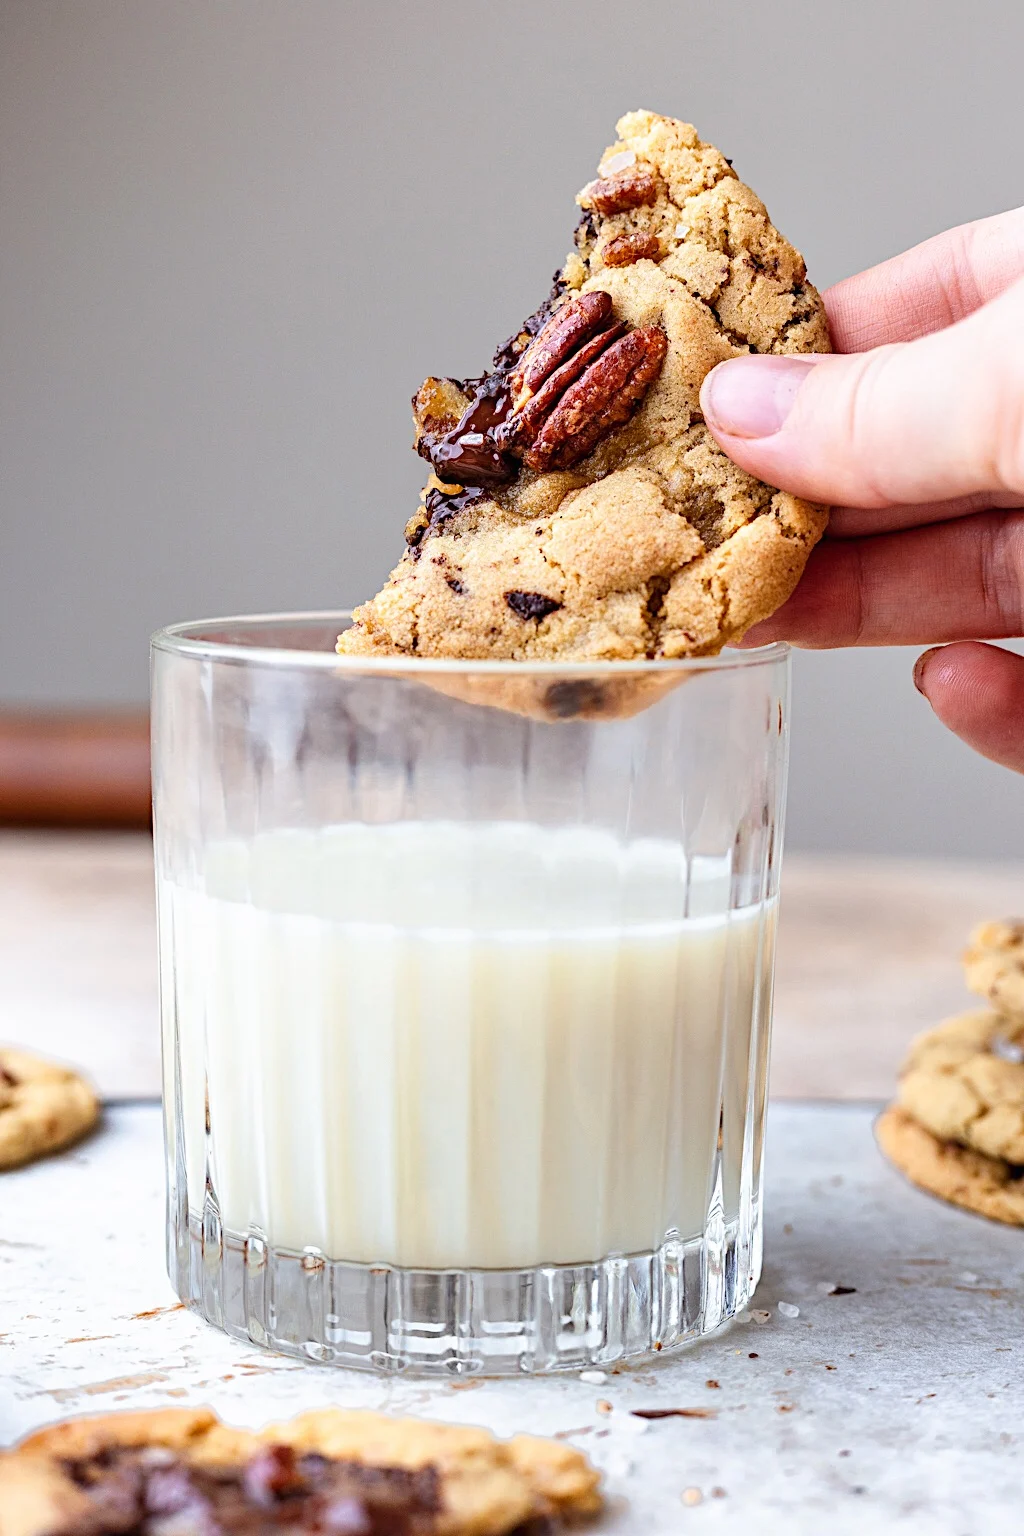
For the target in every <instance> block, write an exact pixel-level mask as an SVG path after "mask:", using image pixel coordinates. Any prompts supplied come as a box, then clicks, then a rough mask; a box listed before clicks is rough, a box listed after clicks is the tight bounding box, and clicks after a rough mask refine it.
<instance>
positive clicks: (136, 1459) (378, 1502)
mask: <svg viewBox="0 0 1024 1536" xmlns="http://www.w3.org/2000/svg"><path fill="white" fill-rule="evenodd" d="M66 1471H67V1472H68V1473H69V1475H70V1476H71V1478H72V1479H73V1481H74V1482H75V1483H76V1484H77V1486H78V1487H79V1488H81V1489H83V1490H84V1491H85V1493H86V1495H87V1497H88V1500H89V1506H90V1507H89V1511H88V1513H87V1514H85V1515H83V1516H82V1517H81V1518H80V1519H79V1520H77V1521H76V1522H75V1523H73V1524H71V1525H65V1526H63V1527H62V1528H61V1529H60V1530H59V1531H58V1532H55V1533H54V1536H153V1533H155V1532H157V1531H159V1530H162V1529H163V1522H164V1519H165V1518H167V1520H168V1524H167V1529H168V1530H170V1529H171V1528H172V1525H173V1529H174V1531H175V1532H178V1531H180V1532H182V1533H184V1532H192V1531H193V1530H194V1531H195V1532H196V1536H285V1533H287V1536H298V1533H300V1532H303V1531H308V1532H310V1533H311V1536H312V1533H316V1536H427V1533H428V1532H430V1531H432V1530H433V1529H434V1524H435V1517H436V1516H437V1514H438V1512H439V1510H440V1508H441V1497H440V1494H441V1490H440V1481H439V1478H438V1474H437V1471H436V1470H435V1469H434V1468H433V1467H424V1468H423V1469H421V1470H419V1471H407V1470H406V1469H405V1468H402V1467H368V1466H364V1465H362V1463H359V1462H347V1461H330V1460H328V1458H327V1457H325V1456H319V1455H309V1456H297V1455H296V1453H295V1451H294V1450H293V1449H292V1448H291V1447H290V1446H284V1445H268V1446H266V1447H264V1448H262V1449H261V1450H260V1451H258V1452H257V1454H256V1455H255V1456H254V1457H253V1458H252V1459H251V1460H250V1461H249V1462H247V1463H245V1464H244V1465H242V1466H237V1467H218V1466H198V1465H193V1464H192V1463H190V1462H187V1461H183V1460H181V1459H180V1458H178V1457H177V1456H176V1455H175V1454H174V1453H173V1452H171V1451H168V1450H165V1449H162V1448H159V1447H155V1448H149V1449H143V1450H135V1449H123V1450H112V1451H106V1452H103V1453H102V1454H100V1455H98V1456H96V1457H92V1458H90V1459H89V1460H88V1461H77V1462H70V1463H67V1464H66ZM169 1517H175V1518H173V1520H172V1519H170V1518H169Z"/></svg>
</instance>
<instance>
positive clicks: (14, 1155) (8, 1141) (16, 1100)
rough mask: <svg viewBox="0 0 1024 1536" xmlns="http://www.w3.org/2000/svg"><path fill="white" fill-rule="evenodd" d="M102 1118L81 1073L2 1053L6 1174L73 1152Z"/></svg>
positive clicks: (0, 1110)
mask: <svg viewBox="0 0 1024 1536" xmlns="http://www.w3.org/2000/svg"><path fill="white" fill-rule="evenodd" d="M99 1115H100V1106H99V1101H98V1099H97V1098H96V1095H95V1094H94V1093H93V1091H92V1089H91V1088H90V1087H89V1085H88V1083H86V1082H85V1081H84V1080H83V1079H82V1078H80V1077H79V1076H78V1074H77V1073H76V1072H72V1071H70V1070H69V1069H68V1068H67V1067H59V1066H57V1065H56V1064H55V1063H54V1062H52V1061H41V1060H40V1058H39V1057H38V1056H31V1055H29V1053H28V1052H27V1051H16V1050H14V1049H12V1048H11V1047H0V1169H2V1168H16V1167H18V1165H19V1164H21V1163H29V1162H31V1161H32V1160H33V1158H37V1157H45V1156H46V1154H47V1153H48V1152H56V1151H58V1150H59V1148H61V1147H66V1146H68V1144H69V1143H70V1142H72V1141H77V1140H78V1138H79V1137H80V1136H84V1135H85V1133H86V1131H89V1130H91V1129H92V1127H93V1126H94V1125H95V1124H96V1122H97V1120H98V1119H99Z"/></svg>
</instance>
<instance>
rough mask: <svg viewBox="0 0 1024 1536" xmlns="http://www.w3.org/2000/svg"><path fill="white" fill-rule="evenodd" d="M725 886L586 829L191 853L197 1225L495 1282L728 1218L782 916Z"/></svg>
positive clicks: (175, 1097)
mask: <svg viewBox="0 0 1024 1536" xmlns="http://www.w3.org/2000/svg"><path fill="white" fill-rule="evenodd" d="M732 886H733V882H732V880H731V877H730V869H729V865H728V862H727V861H720V860H706V861H701V860H699V859H697V860H690V861H689V862H688V861H687V860H686V858H685V857H684V855H683V851H682V849H681V848H680V847H679V846H677V845H676V844H674V843H671V842H668V841H658V840H653V839H652V840H638V841H634V842H632V843H628V844H623V843H622V842H620V841H618V840H617V839H616V838H614V837H613V836H612V835H611V834H610V833H604V832H602V831H600V830H596V829H593V828H560V829H549V828H542V827H539V826H532V825H524V824H520V823H499V822H495V823H472V822H459V823H455V822H452V823H443V822H431V823H415V822H397V823H391V824H387V825H364V824H345V825H338V826H332V827H326V828H322V829H318V830H315V831H307V830H301V829H285V830H280V831H274V832H268V833H263V834H259V835H257V836H256V837H255V838H253V839H251V840H248V841H243V840H237V841H224V842H222V843H218V844H213V845H211V846H209V847H207V849H206V851H205V860H204V865H203V867H202V868H201V869H200V870H198V871H196V872H195V873H194V874H193V875H192V876H191V877H190V878H189V879H188V880H187V881H185V880H182V881H180V882H175V881H172V880H170V879H168V878H166V877H162V878H161V879H160V882H159V908H160V923H161V940H162V965H163V967H164V976H163V981H164V985H163V989H162V991H163V996H164V1030H165V1053H164V1054H165V1069H166V1073H167V1088H168V1093H167V1103H168V1106H169V1108H168V1114H169V1122H168V1135H169V1138H170V1142H171V1145H172V1147H174V1146H175V1145H177V1146H178V1148H179V1149H180V1150H179V1154H178V1155H179V1157H180V1156H181V1155H182V1153H183V1156H184V1162H185V1172H186V1175H187V1187H188V1199H189V1207H190V1211H191V1213H192V1216H193V1218H194V1219H198V1218H199V1216H200V1213H201V1212H202V1209H203V1203H204V1199H212V1200H214V1201H215V1202H216V1204H217V1206H218V1207H219V1210H220V1216H221V1219H222V1222H223V1225H224V1227H225V1228H226V1229H227V1230H228V1231H229V1232H233V1233H238V1234H245V1233H247V1232H249V1231H255V1232H257V1233H259V1234H260V1235H261V1236H263V1237H264V1238H265V1239H266V1240H267V1241H269V1243H270V1244H272V1245H274V1246H275V1247H278V1248H285V1249H296V1250H302V1249H305V1248H314V1249H316V1250H318V1251H319V1252H321V1253H323V1254H325V1255H326V1256H327V1257H328V1258H331V1259H341V1260H351V1261H358V1262H363V1263H367V1264H392V1265H400V1266H406V1267H409V1268H414V1269H442V1268H443V1269H451V1268H459V1269H463V1268H472V1269H481V1268H483V1269H504V1270H518V1269H526V1268H530V1267H532V1266H535V1265H542V1264H544V1265H547V1264H581V1263H590V1262H593V1261H595V1260H597V1259H600V1258H603V1257H605V1256H607V1255H610V1254H633V1253H644V1252H649V1251H651V1250H653V1249H655V1248H657V1247H658V1245H659V1244H661V1243H662V1242H663V1241H664V1240H665V1238H666V1236H672V1235H675V1236H679V1237H681V1238H683V1239H686V1238H689V1237H691V1236H693V1235H696V1234H700V1233H702V1232H703V1231H704V1229H705V1226H706V1225H707V1222H708V1219H709V1209H710V1208H712V1207H713V1208H714V1209H715V1211H717V1212H720V1213H721V1216H722V1217H723V1218H724V1220H725V1221H726V1222H728V1221H729V1220H730V1219H735V1217H736V1213H737V1211H738V1209H739V1205H740V1185H741V1180H743V1179H746V1181H747V1183H748V1184H749V1182H750V1180H751V1178H752V1177H753V1178H754V1180H755V1182H756V1179H757V1174H758V1170H757V1169H754V1170H753V1172H752V1171H751V1167H750V1158H751V1152H750V1148H751V1146H753V1147H755V1148H756V1147H759V1143H760V1137H759V1130H758V1127H759V1124H760V1118H761V1114H762V1111H763V1101H764V1086H765V1081H764V1080H765V1072H764V1063H765V1053H766V1049H767V1027H768V1017H769V1011H770V977H771V960H772V949H773V943H774V928H775V909H774V902H773V901H762V902H759V903H758V902H754V903H752V904H749V905H746V906H742V907H738V908H736V909H735V910H732V911H729V910H728V907H729V902H730V892H731V890H732ZM176 1077H177V1086H175V1078H176ZM175 1102H177V1103H178V1106H179V1111H180V1113H179V1115H178V1116H176V1115H175V1112H174V1104H175ZM745 1127H746V1131H745ZM745 1140H746V1148H747V1151H746V1154H745V1152H744V1144H745ZM745 1156H746V1164H745V1163H744V1158H745ZM755 1156H759V1154H755ZM744 1170H745V1171H744Z"/></svg>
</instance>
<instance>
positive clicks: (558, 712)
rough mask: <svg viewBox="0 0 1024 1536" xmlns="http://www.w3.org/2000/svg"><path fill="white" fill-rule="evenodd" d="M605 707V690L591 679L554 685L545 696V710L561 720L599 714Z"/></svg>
mask: <svg viewBox="0 0 1024 1536" xmlns="http://www.w3.org/2000/svg"><path fill="white" fill-rule="evenodd" d="M603 707H604V688H603V686H602V685H601V684H600V683H597V682H594V681H593V680H592V679H590V678H584V677H577V678H575V679H573V680H572V681H566V682H564V683H552V684H551V687H550V688H549V689H548V690H547V691H546V693H545V694H544V708H545V709H546V710H547V712H548V714H551V715H554V716H555V717H556V718H557V719H559V720H571V719H572V718H573V717H574V716H575V715H583V714H598V713H600V711H601V709H602V708H603Z"/></svg>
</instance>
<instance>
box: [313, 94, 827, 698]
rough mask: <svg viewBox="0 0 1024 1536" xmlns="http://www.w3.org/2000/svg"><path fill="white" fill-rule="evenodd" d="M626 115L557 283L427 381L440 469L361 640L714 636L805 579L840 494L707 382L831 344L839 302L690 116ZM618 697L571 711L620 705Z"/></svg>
mask: <svg viewBox="0 0 1024 1536" xmlns="http://www.w3.org/2000/svg"><path fill="white" fill-rule="evenodd" d="M618 133H619V138H618V140H617V141H616V143H615V144H613V145H612V146H611V148H610V149H609V150H608V151H607V152H606V153H605V155H604V157H603V159H602V161H601V164H600V167H599V172H598V176H597V179H596V180H594V181H592V182H591V183H590V184H589V185H588V186H586V187H584V189H583V191H582V192H581V193H580V194H579V197H578V199H577V202H578V204H579V208H580V213H581V217H580V219H579V223H578V225H577V229H576V235H575V249H574V250H573V252H572V253H571V254H570V256H569V257H568V259H567V260H566V262H565V265H564V266H563V267H562V269H561V271H560V272H559V273H558V274H557V276H556V280H555V285H554V288H553V290H552V292H551V294H550V296H549V297H548V298H547V299H546V300H545V302H544V303H543V304H542V305H541V306H540V308H539V309H538V310H537V311H536V312H535V313H534V314H533V315H531V316H530V318H529V319H528V320H526V321H525V322H524V323H523V325H522V326H521V327H520V328H519V330H518V331H517V332H516V333H515V334H514V335H513V336H512V337H511V338H510V340H509V341H507V342H506V343H505V344H504V345H503V346H501V347H500V348H499V349H498V351H497V352H496V354H495V357H494V360H493V363H492V366H491V368H490V370H489V371H488V372H486V373H484V374H482V375H481V376H480V377H479V378H475V379H467V380H460V379H450V378H439V377H438V378H430V379H427V380H426V382H425V383H424V384H423V385H422V386H421V388H420V389H419V391H418V392H417V394H416V396H415V398H414V402H413V412H414V419H415V427H416V447H417V449H418V451H419V452H420V454H421V455H422V456H423V457H424V458H425V459H426V460H427V461H428V462H429V464H430V469H431V473H430V475H429V477H428V480H427V484H426V487H425V489H424V494H423V500H422V504H421V506H420V508H419V510H418V512H417V513H416V514H415V516H414V517H413V518H412V519H411V521H410V522H409V524H408V526H407V529H406V541H407V548H406V551H405V554H404V555H403V557H402V559H401V560H400V561H399V563H398V565H397V566H396V567H395V569H394V571H393V572H392V573H391V576H390V577H389V579H388V581H387V583H386V584H385V586H384V587H383V589H382V590H381V591H380V592H379V593H378V594H377V596H376V597H374V598H373V599H371V600H370V601H369V602H367V603H364V604H363V606H362V607H361V608H359V609H357V610H356V613H355V617H354V622H353V625H352V627H351V628H350V629H348V630H347V631H346V632H345V633H344V634H343V635H342V636H341V637H340V640H339V644H338V649H339V651H341V652H342V653H343V654H347V655H350V656H359V655H364V656H379V657H386V656H418V657H453V658H463V659H479V658H486V659H508V660H521V661H522V660H525V661H529V660H540V661H543V660H558V661H562V662H574V661H579V662H590V661H609V660H612V661H630V660H634V661H638V660H639V661H643V660H645V659H662V658H668V659H671V658H678V657H693V656H695V657H699V656H710V655H714V654H716V653H717V652H718V651H719V650H720V649H721V647H722V646H723V645H725V644H727V643H728V642H730V641H733V640H736V639H738V638H739V637H740V636H742V635H743V634H744V633H745V631H746V630H747V629H749V628H750V626H751V625H752V624H754V623H756V622H757V621H758V620H760V619H763V618H766V617H767V616H768V615H769V614H771V613H772V612H774V610H775V609H776V608H777V607H778V606H779V605H780V604H781V603H782V602H784V601H785V599H786V598H787V597H788V596H789V594H790V593H791V592H792V590H793V588H794V586H795V585H796V582H797V581H798V579H799V577H800V575H801V573H802V571H803V568H804V565H805V563H806V561H807V558H808V555H809V554H810V551H811V549H812V548H813V546H814V544H815V543H816V541H817V540H818V538H819V537H820V536H821V534H822V532H823V530H824V527H825V522H826V512H825V510H824V509H823V508H821V507H817V506H812V505H810V504H808V503H807V502H804V501H801V500H799V499H797V498H796V497H793V496H790V495H787V494H785V493H782V492H779V491H776V490H773V489H772V488H771V487H769V486H766V485H763V484H762V483H761V482H760V481H758V480H755V479H754V478H753V477H752V476H750V475H748V474H746V473H745V472H744V471H743V470H741V469H739V468H738V467H737V466H736V465H734V464H733V463H732V462H731V461H730V460H729V459H728V458H727V457H726V456H725V454H724V453H723V452H722V451H721V449H720V448H719V447H718V445H717V444H716V443H715V441H714V439H713V438H712V437H711V434H710V432H709V431H708V429H707V427H706V426H705V424H704V420H703V417H702V415H701V411H700V403H699V395H700V387H701V383H702V381H703V379H704V377H705V375H706V374H707V373H708V372H709V371H710V369H711V368H713V367H714V366H715V364H716V363H719V362H721V361H722V360H724V359H726V358H730V357H734V356H736V355H738V354H741V353H745V352H773V353H799V352H827V351H829V350H830V343H829V335H828V327H827V324H826V320H825V313H824V309H823V306H822V303H821V299H820V297H819V296H818V294H817V292H816V291H815V289H814V288H813V287H812V286H811V285H810V283H809V282H808V281H807V274H806V269H805V267H804V263H803V260H802V259H801V257H800V255H799V254H798V252H797V251H795V250H794V248H793V247H792V246H791V245H790V244H789V243H788V241H786V240H785V239H783V237H782V236H781V235H780V234H779V232H778V231H777V230H776V229H775V227H774V226H773V224H772V223H771V221H770V219H769V218H768V214H767V212H766V211H765V208H764V205H763V204H762V203H761V201H760V200H759V199H758V198H757V196H756V195H755V194H754V193H753V192H752V191H751V190H750V188H749V187H747V186H745V185H744V183H743V182H741V181H740V180H739V179H738V177H737V176H736V174H735V172H734V171H733V169H732V166H731V165H730V163H729V161H728V160H727V159H726V158H725V157H724V156H723V155H721V154H720V153H719V151H718V150H717V149H715V148H714V147H713V146H712V145H710V144H706V143H704V142H703V141H702V140H701V139H700V138H699V137H698V136H697V133H696V132H695V130H694V129H693V128H692V127H690V125H689V124H686V123H681V122H677V121H675V120H674V119H672V118H666V117H659V116H657V115H655V114H654V113H652V112H631V113H629V114H628V115H627V116H626V117H624V118H622V120H621V121H620V122H619V124H618ZM433 686H438V684H437V683H436V682H435V683H434V684H433ZM599 693H600V690H599V689H596V688H595V685H594V684H591V685H590V690H589V692H588V691H587V689H586V688H583V689H582V691H581V692H580V694H579V699H578V700H577V699H576V695H575V694H573V695H572V699H571V700H569V699H567V700H562V701H561V703H562V708H561V710H559V709H557V708H553V709H552V713H554V714H556V715H557V714H559V713H562V714H572V713H575V712H579V713H584V714H585V713H588V712H590V713H600V712H601V706H602V698H599V697H598V694H599ZM573 701H575V703H576V704H578V709H577V708H576V707H575V705H574V707H573V708H570V703H572V702H573Z"/></svg>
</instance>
